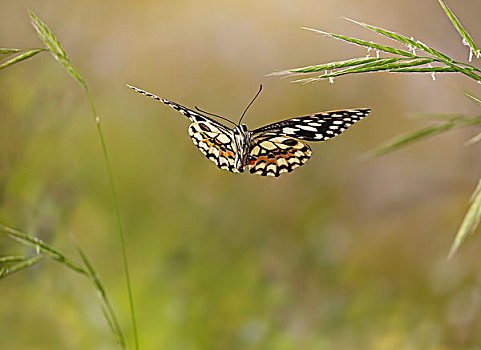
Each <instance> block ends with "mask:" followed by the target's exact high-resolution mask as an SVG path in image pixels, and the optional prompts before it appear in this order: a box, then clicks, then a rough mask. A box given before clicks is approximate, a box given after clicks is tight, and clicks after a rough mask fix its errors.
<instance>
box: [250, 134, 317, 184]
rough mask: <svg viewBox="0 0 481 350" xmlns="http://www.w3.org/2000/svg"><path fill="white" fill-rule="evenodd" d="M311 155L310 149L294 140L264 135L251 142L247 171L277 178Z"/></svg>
mask: <svg viewBox="0 0 481 350" xmlns="http://www.w3.org/2000/svg"><path fill="white" fill-rule="evenodd" d="M311 154H312V151H311V148H310V147H309V146H308V145H307V144H305V143H304V142H302V141H299V140H296V139H295V138H292V137H288V136H279V135H276V134H264V135H262V136H259V137H258V138H256V139H254V140H253V144H252V147H251V151H250V153H249V158H248V166H249V171H250V173H251V174H258V175H262V176H266V175H267V176H275V177H277V176H279V175H281V174H283V173H288V172H291V171H292V170H294V169H295V168H297V167H300V166H301V165H303V164H304V163H305V162H307V161H308V159H309V158H310V157H311Z"/></svg>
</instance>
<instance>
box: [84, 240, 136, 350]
mask: <svg viewBox="0 0 481 350" xmlns="http://www.w3.org/2000/svg"><path fill="white" fill-rule="evenodd" d="M76 248H77V252H78V253H79V255H80V257H81V258H82V261H83V263H84V265H85V267H86V268H87V270H88V271H89V272H90V278H91V280H92V282H93V283H94V285H95V287H96V288H97V290H98V291H99V298H100V302H101V307H102V313H103V314H104V317H105V319H106V320H107V323H108V325H109V327H110V329H111V331H112V333H113V334H114V336H115V337H116V338H117V341H118V342H119V343H120V345H121V346H122V348H123V349H127V345H126V342H125V337H124V334H123V332H122V329H121V328H120V324H119V322H118V320H117V317H116V316H115V312H114V309H113V308H112V305H111V304H110V301H109V299H108V297H107V293H106V292H105V288H104V286H103V285H102V283H101V281H100V279H99V277H98V275H97V273H96V272H95V270H94V268H93V266H92V264H91V263H90V261H89V260H88V259H87V256H86V255H85V253H84V252H83V250H82V249H81V248H80V247H79V246H76Z"/></svg>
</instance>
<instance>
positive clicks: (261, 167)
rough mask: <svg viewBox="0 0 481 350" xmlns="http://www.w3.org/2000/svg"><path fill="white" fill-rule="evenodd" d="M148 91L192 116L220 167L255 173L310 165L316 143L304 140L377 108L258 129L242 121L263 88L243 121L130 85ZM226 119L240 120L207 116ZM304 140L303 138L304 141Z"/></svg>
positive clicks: (193, 129)
mask: <svg viewBox="0 0 481 350" xmlns="http://www.w3.org/2000/svg"><path fill="white" fill-rule="evenodd" d="M127 86H128V87H130V88H131V89H133V90H135V91H137V92H139V93H141V94H142V95H145V96H148V97H151V98H153V99H156V100H159V101H161V102H163V103H165V104H166V105H169V106H170V107H172V108H174V109H176V110H177V111H179V112H180V113H182V114H183V115H185V116H186V117H187V118H189V119H190V121H191V123H192V124H190V125H189V136H190V137H191V138H192V141H193V142H194V145H196V146H197V147H198V148H199V150H200V151H201V152H202V153H203V154H204V155H205V156H206V157H207V158H208V159H210V160H211V161H213V162H214V163H215V164H216V165H217V166H218V167H219V168H220V169H225V170H228V171H230V172H233V173H242V172H244V168H245V167H247V168H248V169H249V172H250V173H251V174H258V175H262V176H275V177H277V176H279V175H281V174H283V173H288V172H291V171H292V170H294V169H295V168H298V167H300V166H301V165H303V164H305V163H306V162H307V160H308V159H309V158H310V157H311V154H312V151H311V148H310V147H309V146H308V145H307V144H306V143H305V142H303V141H326V140H328V139H330V138H333V137H335V136H337V135H339V134H341V133H342V132H343V131H345V130H346V129H347V128H348V127H350V126H351V125H352V124H354V123H356V122H358V121H359V120H361V119H362V118H364V117H365V116H367V115H368V114H369V112H370V111H371V110H370V109H369V108H356V109H345V110H338V111H331V112H322V113H315V114H311V115H307V116H301V117H296V118H291V119H286V120H283V121H280V122H277V123H273V124H269V125H266V126H263V127H260V128H258V129H255V130H252V131H251V130H249V129H248V128H247V125H245V124H241V121H242V119H243V118H244V115H245V114H246V112H247V110H248V109H249V107H250V106H251V105H252V103H253V102H254V100H255V99H256V98H257V96H259V94H260V92H261V90H262V85H261V86H260V88H259V91H258V92H257V94H256V95H255V97H254V98H253V99H252V101H251V102H250V103H249V105H248V106H247V108H246V109H245V110H244V112H243V113H242V116H241V118H240V120H239V122H238V123H234V122H232V121H230V120H229V119H226V118H224V117H221V116H219V115H216V114H212V113H209V112H205V111H203V110H201V109H200V108H197V106H196V107H195V108H196V110H197V111H194V110H192V109H189V108H187V107H184V106H181V105H179V104H178V103H175V102H172V101H169V100H166V99H164V98H161V97H158V96H156V95H154V94H151V93H150V92H147V91H144V90H141V89H138V88H136V87H134V86H131V85H127ZM206 114H207V115H211V116H214V117H218V118H221V119H223V120H226V121H228V122H229V123H232V124H233V125H234V128H233V129H231V128H229V127H227V126H225V125H223V124H221V123H220V122H218V121H216V120H214V119H212V118H209V117H208V116H207V115H206ZM301 140H302V141H301Z"/></svg>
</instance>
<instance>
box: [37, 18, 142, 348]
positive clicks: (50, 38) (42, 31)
mask: <svg viewBox="0 0 481 350" xmlns="http://www.w3.org/2000/svg"><path fill="white" fill-rule="evenodd" d="M29 14H30V18H31V19H32V24H33V27H34V28H35V30H36V31H37V33H38V35H39V36H40V39H42V41H43V42H44V43H45V44H46V45H47V47H48V48H49V50H50V52H51V53H52V54H53V56H54V57H55V58H56V59H57V60H58V61H59V62H60V63H62V65H63V66H64V67H65V68H66V69H67V71H68V72H69V73H70V74H71V75H72V76H73V77H74V78H75V79H76V80H77V81H78V82H79V83H80V84H81V85H82V86H83V88H84V90H85V93H86V94H87V97H88V99H89V103H90V108H91V110H92V115H93V118H94V121H95V124H96V127H97V132H98V136H99V140H100V144H101V147H102V153H103V157H104V161H105V166H106V168H107V175H108V181H109V185H110V189H111V193H112V197H113V205H114V211H115V216H116V220H117V226H118V230H119V238H120V245H121V249H122V261H123V267H124V275H125V280H126V286H127V294H128V298H129V306H130V313H131V315H130V316H131V321H132V328H133V334H134V340H135V348H136V349H138V348H139V341H138V333H137V324H136V321H135V308H134V302H133V295H132V287H131V283H130V275H129V268H128V261H127V248H126V244H125V234H124V230H123V226H122V222H121V219H120V206H119V200H118V196H117V190H116V188H115V184H114V179H113V175H112V167H111V165H110V160H109V155H108V151H107V146H106V143H105V139H104V136H103V132H102V127H101V125H100V118H99V117H98V115H97V112H96V109H95V105H94V103H93V99H92V95H91V94H90V90H89V88H88V86H87V83H86V81H85V80H84V79H83V78H82V77H81V75H80V74H79V73H78V72H77V70H76V69H75V68H74V66H73V65H72V63H71V62H70V60H69V59H68V58H67V55H66V53H65V51H64V50H63V48H62V46H61V45H60V42H59V41H58V40H57V38H56V37H55V36H54V35H53V33H52V32H51V31H50V30H49V29H48V27H47V26H46V25H45V23H43V22H42V21H41V20H40V19H38V18H37V17H36V16H35V15H34V14H33V13H32V12H30V11H29Z"/></svg>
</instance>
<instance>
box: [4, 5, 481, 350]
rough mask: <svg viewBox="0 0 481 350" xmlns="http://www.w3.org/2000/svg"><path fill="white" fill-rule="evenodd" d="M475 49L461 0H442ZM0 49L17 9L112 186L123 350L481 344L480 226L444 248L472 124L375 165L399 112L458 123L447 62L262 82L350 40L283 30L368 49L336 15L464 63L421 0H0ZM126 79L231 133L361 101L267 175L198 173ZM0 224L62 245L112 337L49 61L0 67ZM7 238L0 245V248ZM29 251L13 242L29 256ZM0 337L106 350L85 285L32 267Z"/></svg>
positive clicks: (82, 171) (103, 210) (92, 170)
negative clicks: (34, 21)
mask: <svg viewBox="0 0 481 350" xmlns="http://www.w3.org/2000/svg"><path fill="white" fill-rule="evenodd" d="M448 4H449V5H451V7H452V9H453V11H454V12H455V13H456V14H457V16H458V17H459V18H460V19H461V21H462V22H463V23H464V25H465V26H466V28H467V29H468V31H469V32H470V33H471V34H472V35H473V37H474V39H475V40H476V39H478V43H479V42H480V41H481V22H480V21H479V13H480V11H481V2H479V1H472V0H458V1H450V2H449V3H448ZM0 8H1V12H0V46H2V47H19V48H29V47H40V46H42V44H41V43H40V41H39V39H38V38H37V36H36V33H35V32H34V30H33V29H32V27H31V26H30V24H29V18H28V15H27V11H26V9H27V8H29V9H30V10H32V11H33V12H35V13H36V14H37V15H38V16H39V17H40V18H41V19H42V20H43V21H45V22H46V23H47V24H48V26H49V27H50V28H51V29H52V31H53V32H54V33H55V35H56V36H57V37H58V38H59V40H60V41H61V43H62V45H63V46H64V48H65V49H66V51H67V53H68V55H69V57H70V59H71V60H72V61H73V63H74V64H75V65H76V66H77V68H78V69H79V71H80V72H81V73H82V75H83V76H84V78H85V79H86V80H87V82H88V84H89V86H90V88H91V90H92V93H93V96H94V100H95V103H96V106H97V109H98V113H99V115H100V117H101V119H102V123H103V128H104V133H105V137H106V140H107V145H108V148H109V151H110V156H111V160H112V166H113V170H114V177H115V181H116V184H117V187H118V192H119V197H120V206H121V212H122V221H123V224H124V226H125V231H126V235H127V243H128V254H129V258H130V268H131V275H132V283H133V292H134V296H135V305H136V309H137V317H138V327H139V336H140V345H141V348H142V349H182V350H183V349H189V350H190V349H276V350H277V349H379V350H382V349H423V350H424V349H439V350H441V349H442V350H444V349H472V350H474V349H481V347H480V344H481V318H480V317H481V289H480V288H481V271H480V264H479V250H480V249H481V235H479V234H477V235H473V236H472V237H469V238H468V240H467V242H466V243H465V244H464V245H463V246H462V247H461V249H460V251H459V253H458V254H457V255H456V256H455V257H454V259H453V260H452V261H449V262H447V261H446V256H447V253H448V250H449V246H450V244H451V241H452V239H453V238H454V234H455V232H456V229H457V227H458V226H459V224H460V222H461V219H462V217H463V215H464V213H465V211H466V210H467V207H468V199H469V196H470V194H471V192H472V191H473V189H474V187H475V184H476V182H477V179H478V178H479V176H480V174H481V163H480V162H479V159H480V156H481V153H480V150H479V144H478V145H477V146H472V147H465V146H464V145H463V143H464V142H465V140H467V139H468V138H469V137H471V136H473V135H474V134H475V130H472V129H471V130H469V129H464V130H458V131H454V132H450V133H447V134H445V135H441V136H438V137H436V138H433V139H431V140H429V141H425V142H421V143H418V144H415V145H412V146H409V147H407V148H405V149H403V150H401V151H398V152H396V153H393V154H388V155H386V156H383V157H379V158H374V159H369V158H366V157H364V156H365V155H366V154H367V153H368V151H369V150H371V149H373V148H374V147H376V146H379V145H380V144H382V143H383V142H384V141H386V140H387V139H389V138H390V137H392V136H394V135H397V134H399V133H401V132H405V131H407V130H410V129H413V128H416V127H420V126H421V125H425V123H424V122H423V121H420V120H417V119H415V118H410V116H413V115H414V114H415V113H418V112H421V113H422V112H424V113H464V114H470V115H475V114H476V113H478V114H479V112H478V111H477V110H476V106H475V105H474V104H472V103H471V102H470V101H468V99H466V98H465V97H464V96H463V94H462V93H463V91H464V90H465V89H468V90H470V91H471V92H473V93H474V94H477V95H478V96H479V86H477V85H476V84H473V83H472V82H470V81H468V80H467V79H466V78H463V77H458V76H456V75H443V76H441V75H437V79H436V81H433V80H432V79H431V77H430V76H429V75H394V74H391V75H389V74H384V75H381V74H379V75H357V76H348V77H343V78H338V79H336V80H335V83H334V84H329V83H327V82H325V81H323V82H319V83H315V84H307V85H301V84H293V83H291V82H290V79H279V78H278V77H266V74H268V73H270V72H273V71H276V70H280V69H285V68H289V67H293V66H303V65H310V64H318V63H324V62H328V61H336V60H341V59H348V58H352V57H360V56H364V55H365V54H366V50H364V49H361V48H358V47H354V46H350V45H347V44H345V43H341V42H337V41H335V40H332V39H329V38H323V37H322V36H320V35H318V34H315V33H312V32H307V31H304V30H301V29H300V27H302V26H308V27H314V28H318V29H323V30H326V31H330V32H336V33H343V34H349V35H352V36H355V37H363V38H365V39H368V40H374V39H377V38H376V36H374V34H372V33H369V32H366V31H365V30H363V29H362V28H360V27H357V26H355V25H353V24H352V23H349V22H347V21H345V20H342V19H340V17H341V16H346V17H350V18H354V19H357V20H361V21H364V22H367V23H371V24H375V25H378V26H381V27H384V28H388V29H391V30H395V31H398V32H401V33H403V34H406V35H408V36H411V35H413V36H415V38H416V39H419V40H421V41H423V42H427V43H430V44H431V45H432V46H433V47H435V48H437V49H439V50H441V51H443V52H445V53H447V54H449V55H450V56H452V57H454V58H457V59H460V60H467V57H468V50H467V49H466V48H465V47H464V46H463V45H462V42H461V40H460V38H459V36H458V34H457V33H456V32H455V31H454V30H453V28H452V26H451V23H450V22H449V20H448V19H447V18H446V16H445V15H444V13H443V11H442V9H441V7H440V6H439V4H438V3H437V1H434V0H430V1H416V0H406V1H402V2H400V1H385V0H369V1H360V0H357V1H356V0H346V1H333V0H330V1H329V0H325V1H314V0H299V1H296V2H293V1H288V0H279V1H272V0H271V1H254V0H245V1H239V2H228V1H218V0H217V1H215V0H205V1H193V0H178V1H142V2H138V1H125V0H121V1H116V2H110V1H88V0H85V1H60V0H50V1H46V0H37V1H33V0H31V1H27V0H21V1H7V0H0ZM125 83H130V84H133V85H136V86H138V87H140V88H143V89H146V90H149V91H151V92H153V93H156V94H158V95H160V96H162V97H165V98H169V99H172V100H174V101H177V102H179V103H182V104H184V105H187V106H190V107H193V106H194V105H198V106H199V107H201V108H204V109H207V110H209V111H211V112H214V113H218V114H221V115H224V116H226V117H229V118H231V119H234V120H237V119H238V117H239V116H240V113H241V112H242V110H243V109H244V107H245V106H246V105H247V103H248V102H249V101H250V99H251V98H252V96H253V95H254V94H255V92H256V91H257V88H258V85H259V83H263V84H264V91H263V92H262V95H261V96H260V98H259V99H258V100H257V101H256V103H255V105H254V106H253V107H252V108H251V109H250V111H249V112H248V114H247V116H246V118H245V121H246V123H247V124H248V125H249V126H250V127H251V128H255V127H258V126H260V125H263V124H266V123H269V122H274V121H277V120H280V119H283V118H287V117H293V116H296V115H302V114H308V113H313V112H318V111H323V110H332V109H341V108H354V107H371V108H372V109H373V112H372V113H371V115H370V116H369V117H368V118H366V119H365V120H364V121H362V122H360V123H359V124H357V125H355V126H354V127H352V128H351V129H350V130H349V131H347V132H346V133H344V134H343V135H341V136H340V137H338V138H336V139H334V140H332V141H329V142H326V143H320V144H311V146H312V148H313V157H312V159H311V160H310V161H309V162H308V163H307V164H306V165H305V166H304V167H302V168H300V169H297V170H296V171H294V172H293V173H291V174H289V175H284V176H282V177H280V178H278V179H273V178H262V177H259V176H250V175H246V174H244V175H238V174H231V173H228V172H226V171H221V170H218V169H217V168H216V167H215V165H214V164H213V163H212V162H209V161H208V160H206V159H205V158H204V157H203V156H202V155H201V153H200V152H199V151H198V150H197V149H195V147H194V146H193V145H192V141H191V140H190V139H189V137H188V136H187V125H188V121H187V120H186V119H185V118H184V117H183V116H182V115H180V114H178V113H177V112H175V111H174V110H172V109H170V108H168V107H166V106H165V105H163V104H161V103H159V102H156V101H153V100H150V99H147V98H146V97H143V96H141V95H138V94H136V93H135V92H133V91H131V90H129V89H128V88H127V87H126V86H125ZM0 219H1V221H3V222H5V223H8V224H9V225H11V226H13V227H16V228H18V229H21V230H23V231H26V232H29V233H32V234H35V235H37V236H39V237H41V238H42V239H43V240H45V241H47V242H49V243H50V244H52V245H53V246H55V247H56V248H58V249H59V250H61V251H63V252H65V253H66V254H68V255H69V256H72V257H76V252H75V249H74V245H73V243H72V242H77V243H78V244H80V245H81V247H83V248H84V249H85V251H86V253H87V255H88V256H89V258H90V259H91V260H92V262H93V264H94V266H95V267H96V269H97V271H98V272H99V274H100V277H101V278H102V280H103V281H104V283H105V285H106V287H107V289H108V292H109V294H110V296H111V297H112V301H113V304H114V307H115V309H116V311H117V314H118V316H119V318H120V321H121V323H122V325H123V328H124V330H125V332H126V334H127V336H128V338H129V340H130V347H131V348H133V343H132V333H131V328H130V319H129V308H128V303H127V297H126V290H125V284H124V277H123V271H122V262H121V259H120V245H119V240H118V233H117V231H116V224H115V217H114V214H113V206H112V198H111V195H110V189H109V186H108V182H107V175H106V170H105V165H104V162H103V158H102V154H101V149H100V145H99V141H98V138H97V134H96V130H95V126H94V122H93V120H92V116H91V114H90V110H89V105H88V102H87V99H86V96H85V94H84V91H83V90H82V89H81V87H80V86H79V85H78V83H77V82H76V81H75V80H74V79H72V78H71V77H70V76H69V75H68V74H67V73H66V72H65V71H64V70H63V69H62V67H61V66H60V65H58V63H57V62H55V61H54V60H53V59H52V57H50V56H49V55H47V54H41V55H38V56H36V57H34V58H32V59H30V60H28V61H26V62H23V63H21V64H18V65H15V66H12V67H10V68H8V69H6V70H3V71H1V72H0ZM16 253H19V254H20V253H25V248H24V247H22V246H21V245H18V244H16V243H14V242H11V241H9V240H7V239H6V238H4V237H1V238H0V255H2V256H4V255H13V254H16ZM31 253H33V252H31ZM0 296H1V298H0V344H1V345H0V347H1V348H2V349H115V348H117V346H116V344H115V342H114V339H113V338H112V335H111V333H110V331H109V329H108V327H107V324H106V322H105V320H104V318H103V316H102V314H101V311H100V308H99V305H98V302H97V298H96V295H95V291H94V290H93V288H92V287H91V285H90V283H89V282H88V281H87V280H86V279H85V278H83V277H81V276H78V275H75V274H74V273H72V272H71V271H68V270H66V269H65V268H64V267H63V266H61V265H59V264H57V263H55V262H52V261H47V260H46V261H44V262H42V263H40V264H39V265H36V266H35V267H33V268H30V269H28V270H26V271H24V272H22V273H19V274H16V275H13V276H11V277H9V278H6V279H4V280H1V281H0Z"/></svg>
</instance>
